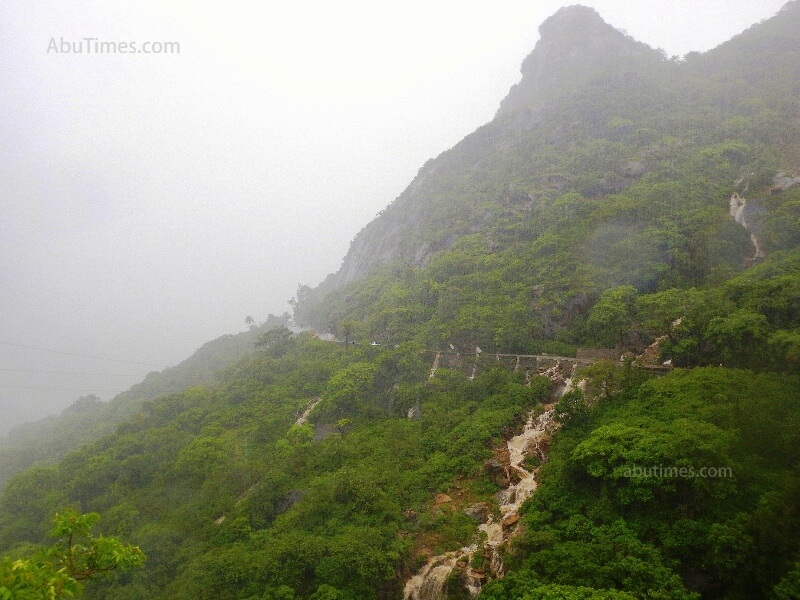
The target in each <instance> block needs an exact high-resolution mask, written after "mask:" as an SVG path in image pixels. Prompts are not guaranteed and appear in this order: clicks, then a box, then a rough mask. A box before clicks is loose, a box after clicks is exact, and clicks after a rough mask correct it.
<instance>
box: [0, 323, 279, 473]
mask: <svg viewBox="0 0 800 600" xmlns="http://www.w3.org/2000/svg"><path fill="white" fill-rule="evenodd" d="M284 324H286V320H285V319H284V318H281V317H274V316H272V315H270V318H269V319H267V321H266V322H265V323H263V324H261V325H259V326H254V327H251V328H250V329H249V330H248V331H243V332H241V333H238V334H235V335H232V334H229V335H223V336H221V337H219V338H217V339H215V340H211V341H210V342H207V343H205V344H203V345H202V346H201V347H200V348H198V349H197V351H195V352H194V353H193V354H192V355H191V356H190V357H189V358H187V359H186V360H184V361H182V362H181V363H180V364H178V365H176V366H174V367H170V368H168V369H164V370H163V371H160V372H156V371H153V372H152V373H150V374H148V375H147V377H146V378H145V379H144V381H142V382H141V383H137V384H135V385H133V386H131V388H130V389H129V390H127V391H125V392H122V393H120V394H117V395H116V396H115V397H114V398H113V399H112V400H111V401H109V402H102V401H100V400H99V399H98V398H97V397H96V396H85V397H82V398H80V399H78V400H77V401H75V402H74V403H73V404H71V405H70V406H68V407H67V408H65V409H64V410H63V411H62V412H61V414H60V415H58V416H51V417H46V418H44V419H40V420H39V421H35V422H32V423H25V424H23V425H18V426H17V427H15V428H13V429H12V430H11V431H9V432H8V434H7V435H6V436H5V437H3V438H0V484H2V483H3V482H5V481H6V480H7V479H8V478H9V477H11V476H12V475H14V474H15V473H18V472H19V471H22V470H23V469H25V468H27V467H29V466H31V465H32V464H34V463H37V462H40V461H44V462H53V461H55V460H58V459H60V458H61V457H63V456H64V454H66V453H67V452H69V451H70V450H74V449H75V448H77V447H79V446H81V445H83V444H86V443H89V442H93V441H94V440H97V439H99V438H100V437H103V436H104V435H109V434H111V433H113V432H114V431H115V430H116V426H117V424H118V423H119V422H120V421H123V420H125V419H128V418H130V417H131V416H133V415H135V414H136V413H138V412H139V411H140V410H141V409H142V406H143V404H144V403H145V402H147V401H150V400H153V399H155V398H158V397H160V396H164V395H165V394H170V393H178V392H182V391H184V390H185V389H187V388H190V387H192V386H195V385H201V384H204V383H208V382H210V381H213V380H214V379H215V378H216V377H217V375H218V373H219V372H220V371H221V370H222V369H224V368H226V367H229V366H230V365H232V364H234V363H236V362H238V361H239V360H241V359H242V358H243V357H245V356H247V355H250V354H252V353H253V352H254V351H255V342H256V340H257V339H258V336H259V335H261V334H263V333H264V332H265V331H268V330H269V329H271V328H273V327H277V326H279V325H284Z"/></svg>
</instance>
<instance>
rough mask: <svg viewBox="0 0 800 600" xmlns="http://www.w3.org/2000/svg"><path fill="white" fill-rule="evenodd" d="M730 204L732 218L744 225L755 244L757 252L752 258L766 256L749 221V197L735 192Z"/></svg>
mask: <svg viewBox="0 0 800 600" xmlns="http://www.w3.org/2000/svg"><path fill="white" fill-rule="evenodd" d="M730 206H731V208H730V215H731V218H733V220H734V221H736V222H737V223H738V224H739V225H741V226H742V227H744V228H745V230H746V231H747V233H749V234H750V243H751V244H753V250H754V252H755V254H754V255H753V257H752V259H751V260H758V259H761V258H764V251H763V250H762V248H761V245H760V244H759V243H758V238H757V237H756V236H755V234H754V233H753V231H752V228H751V226H750V224H749V223H748V222H747V213H746V211H747V199H746V198H742V197H741V196H739V194H737V193H736V192H734V193H733V195H732V196H731V202H730Z"/></svg>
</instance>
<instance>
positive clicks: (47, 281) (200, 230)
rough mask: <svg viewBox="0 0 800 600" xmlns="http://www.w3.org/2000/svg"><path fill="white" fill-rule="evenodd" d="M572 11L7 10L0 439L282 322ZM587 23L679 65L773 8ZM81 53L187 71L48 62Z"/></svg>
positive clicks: (0, 15)
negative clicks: (304, 290)
mask: <svg viewBox="0 0 800 600" xmlns="http://www.w3.org/2000/svg"><path fill="white" fill-rule="evenodd" d="M562 4H564V3H562V2H557V1H551V0H538V1H537V0H527V1H502V0H501V1H498V2H492V3H488V2H485V3H473V4H471V5H469V7H468V6H467V5H465V3H462V2H451V1H448V2H433V3H432V2H419V1H407V2H402V3H392V4H390V3H376V2H374V1H373V2H352V1H343V2H336V3H333V2H305V3H288V2H280V3H278V2H263V3H252V4H247V3H237V2H226V3H213V4H212V3H202V2H169V1H165V2H156V1H140V0H137V1H135V2H134V1H132V0H131V1H128V2H114V1H111V2H107V1H99V0H98V1H89V0H77V1H75V2H57V1H55V0H53V1H50V2H42V1H37V0H32V1H31V2H11V0H3V2H2V4H0V42H1V43H0V90H2V95H0V98H2V105H1V106H2V110H1V111H0V140H2V143H1V144H0V253H2V262H1V263H0V265H1V266H0V315H2V321H0V369H2V370H0V433H2V432H3V431H5V430H6V429H8V427H10V426H12V425H13V424H16V423H19V422H22V421H24V420H28V419H31V418H35V417H39V416H42V415H44V414H49V413H53V412H57V411H59V410H61V409H62V408H64V407H65V406H67V405H68V404H70V403H72V402H73V401H74V400H76V399H77V398H78V397H79V396H81V395H85V394H88V393H96V394H97V395H98V396H100V397H102V398H110V397H112V396H113V392H114V391H117V390H124V389H127V388H128V387H129V386H130V385H131V384H133V383H135V382H137V381H139V380H141V379H142V377H143V376H144V375H145V373H147V372H148V371H151V370H158V369H161V368H163V367H164V366H169V365H174V364H177V363H178V362H180V361H181V360H183V359H184V358H186V357H187V356H188V355H189V354H191V352H192V351H193V350H195V349H196V348H197V347H198V346H200V345H201V344H203V343H204V342H206V341H208V340H210V339H212V338H215V337H217V336H219V335H222V334H226V333H235V332H237V331H239V330H241V329H243V328H244V327H245V324H244V319H245V316H247V315H252V316H253V317H254V318H255V319H256V320H257V321H262V320H264V319H265V318H266V316H267V314H268V313H275V314H280V313H282V312H283V311H285V310H287V309H288V308H289V306H288V304H287V300H288V299H289V298H291V297H292V295H293V294H294V292H295V290H296V287H297V284H298V283H305V284H310V285H315V284H317V283H319V282H320V281H321V280H322V279H323V278H324V276H325V275H326V274H328V273H330V272H332V271H335V270H336V269H337V268H338V266H339V264H340V261H341V258H342V257H343V256H344V254H345V252H346V251H347V248H348V244H349V242H350V240H351V239H352V238H353V236H354V235H355V234H356V233H357V232H358V230H359V229H360V228H361V227H363V226H364V225H365V224H366V223H367V222H369V221H370V220H371V219H372V218H373V217H374V216H375V214H376V213H377V212H378V211H380V210H381V209H382V208H383V207H385V206H386V205H387V204H388V203H389V202H391V201H392V200H393V199H394V198H395V197H396V196H397V195H398V194H399V193H400V192H401V191H402V190H403V188H404V187H405V186H406V185H407V184H408V183H409V182H410V181H411V179H412V178H413V176H414V175H415V173H416V171H417V169H418V168H419V167H420V166H421V165H422V164H423V163H424V162H425V161H426V160H427V159H428V158H431V157H433V156H436V155H438V154H439V153H440V152H442V151H444V150H445V149H447V148H449V147H451V146H452V145H453V144H455V143H456V142H458V141H459V140H460V139H461V138H462V137H463V136H465V135H466V134H468V133H470V132H471V131H472V130H474V129H475V128H476V127H478V126H480V125H482V124H483V123H485V122H487V121H489V120H490V119H491V118H492V116H493V115H494V112H495V111H496V109H497V107H498V105H499V102H500V100H501V99H502V98H503V96H505V94H506V93H507V91H508V89H509V88H510V87H511V85H512V84H514V83H515V82H516V81H518V79H519V66H520V64H521V62H522V59H523V58H524V57H525V56H526V55H527V54H528V53H529V52H530V51H531V50H532V49H533V46H534V44H535V43H536V40H537V39H538V33H537V29H538V26H539V24H540V23H541V22H542V21H543V20H544V19H545V18H547V17H548V16H549V15H551V14H552V13H553V12H555V11H556V10H557V9H558V8H559V7H560V6H561V5H562ZM585 4H587V5H590V6H593V7H595V8H596V9H597V10H598V12H599V13H600V14H601V16H602V17H603V18H604V19H605V20H606V21H607V22H609V23H610V24H612V25H613V26H615V27H617V28H620V29H624V30H626V31H627V32H628V33H629V34H630V35H632V36H633V37H635V38H637V39H639V40H641V41H644V42H646V43H648V44H650V45H652V46H654V47H661V48H664V49H665V50H666V51H667V53H668V54H670V55H683V54H685V53H687V52H689V51H692V50H698V51H704V50H707V49H710V48H712V47H714V46H716V45H718V44H719V43H721V42H723V41H725V40H726V39H728V38H730V37H732V36H733V35H735V34H737V33H739V32H741V31H742V30H744V29H746V28H747V27H748V26H750V25H751V24H753V23H756V22H758V21H760V20H762V19H764V18H768V17H770V16H772V15H773V14H775V13H776V12H777V10H778V9H779V8H780V6H781V5H782V2H780V1H775V0H714V1H713V2H711V1H702V2H699V1H697V0H680V1H674V2H671V3H666V2H663V1H660V0H659V1H652V0H641V1H635V0H633V1H631V0H589V1H587V2H585ZM472 6H478V7H479V8H471V7H472ZM87 37H88V38H97V39H98V41H103V42H108V41H110V42H124V41H134V42H137V44H139V45H140V46H141V44H142V43H143V42H146V41H151V42H152V41H162V42H171V41H174V42H178V43H179V44H180V54H127V55H126V54H104V55H98V54H91V55H89V54H86V53H84V54H79V55H76V54H60V53H55V52H48V46H49V45H50V40H51V38H54V39H55V41H56V42H60V39H61V38H64V40H65V41H67V42H72V41H75V42H77V41H80V40H82V39H83V38H87ZM23 346H27V347H23ZM43 349H46V350H58V351H61V352H70V353H73V354H62V353H54V352H46V351H44V350H43ZM75 354H78V355H85V356H75ZM89 357H95V358H89ZM112 358H113V359H117V360H118V361H129V362H114V361H110V360H102V359H112ZM31 371H49V372H48V373H39V372H31ZM72 373H84V375H74V374H72ZM85 373H91V374H93V375H85ZM31 388H55V389H31Z"/></svg>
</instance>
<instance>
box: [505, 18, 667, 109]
mask: <svg viewBox="0 0 800 600" xmlns="http://www.w3.org/2000/svg"><path fill="white" fill-rule="evenodd" d="M539 35H540V39H539V41H538V42H537V43H536V47H535V48H534V49H533V52H531V53H530V54H529V55H528V56H527V58H525V60H524V61H523V63H522V68H521V72H522V80H521V81H520V82H519V83H518V84H516V85H514V86H513V87H512V88H511V90H510V92H509V93H508V95H507V96H506V98H505V99H504V100H503V101H502V103H501V104H500V110H499V111H498V113H497V114H498V116H500V115H504V114H508V113H511V112H514V111H516V110H518V109H520V108H523V107H526V106H530V105H532V104H539V103H541V102H543V101H547V100H549V99H554V98H556V97H558V96H561V95H563V94H565V93H569V92H570V91H571V90H573V89H577V88H581V87H583V86H585V85H586V84H587V83H589V82H590V81H592V80H594V79H603V78H607V77H613V76H619V75H623V74H624V73H626V72H628V71H632V70H634V71H635V69H636V66H637V65H638V64H641V63H642V62H647V63H652V62H653V61H658V60H663V56H662V54H661V53H659V52H658V51H657V50H653V49H652V48H650V46H648V45H647V44H643V43H642V42H637V41H636V40H634V39H633V38H631V37H630V36H628V35H626V34H625V33H623V32H621V31H619V30H617V29H615V28H614V27H612V26H611V25H609V24H608V23H606V22H605V21H604V20H603V18H602V17H601V16H600V15H599V14H598V13H597V11H595V10H594V9H593V8H589V7H587V6H581V5H573V6H566V7H564V8H560V9H559V10H558V11H556V13H555V14H553V15H552V16H551V17H549V18H548V19H547V20H545V21H544V22H543V23H542V24H541V26H540V27H539Z"/></svg>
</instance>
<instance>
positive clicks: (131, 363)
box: [0, 341, 165, 369]
mask: <svg viewBox="0 0 800 600" xmlns="http://www.w3.org/2000/svg"><path fill="white" fill-rule="evenodd" d="M0 344H3V345H5V346H16V347H17V348H27V349H28V350H40V351H42V352H53V353H54V354H67V355H69V356H80V357H81V358H94V359H96V360H109V361H112V362H120V363H128V364H129V365H143V366H145V367H158V368H160V369H163V368H165V367H164V366H163V365H154V364H152V363H143V362H136V361H134V360H122V359H121V358H108V357H106V356H92V355H90V354H78V353H77V352H66V351H64V350H52V349H51V348H39V347H38V346H27V345H25V344H15V343H14V342H2V341H0Z"/></svg>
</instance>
